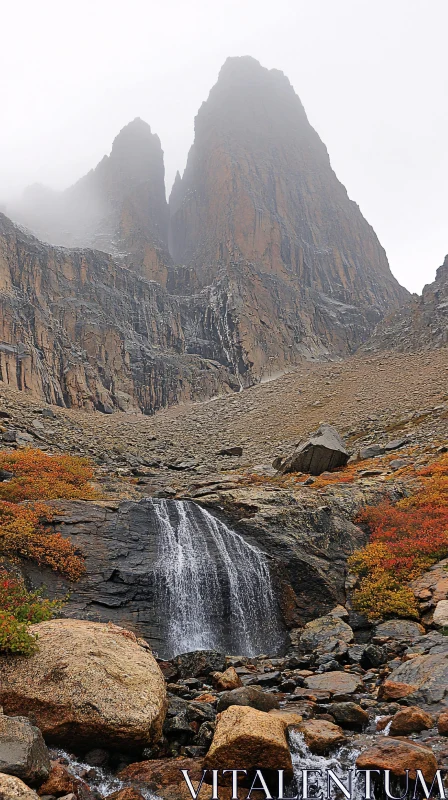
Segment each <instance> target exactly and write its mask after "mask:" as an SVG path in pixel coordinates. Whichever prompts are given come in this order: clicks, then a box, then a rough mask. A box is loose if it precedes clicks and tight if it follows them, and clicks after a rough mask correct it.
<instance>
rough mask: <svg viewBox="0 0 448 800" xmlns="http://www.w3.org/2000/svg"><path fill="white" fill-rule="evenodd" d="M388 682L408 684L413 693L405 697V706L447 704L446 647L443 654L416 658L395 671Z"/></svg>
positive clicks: (447, 671)
mask: <svg viewBox="0 0 448 800" xmlns="http://www.w3.org/2000/svg"><path fill="white" fill-rule="evenodd" d="M389 680H390V681H393V682H394V683H399V684H408V685H409V686H410V687H412V689H413V691H411V692H410V693H409V695H407V696H406V700H405V703H406V705H419V706H420V705H425V704H426V705H428V706H431V705H439V706H440V708H441V709H442V708H444V707H446V704H447V702H448V646H447V650H446V652H445V653H434V654H430V655H422V656H416V658H412V659H411V660H410V661H405V662H403V664H401V665H400V666H399V667H398V668H397V669H395V670H394V671H393V672H392V674H391V675H389Z"/></svg>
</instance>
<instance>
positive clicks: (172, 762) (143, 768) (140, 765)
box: [118, 758, 203, 793]
mask: <svg viewBox="0 0 448 800" xmlns="http://www.w3.org/2000/svg"><path fill="white" fill-rule="evenodd" d="M182 769H187V770H188V774H189V776H190V779H191V780H192V781H200V780H201V777H202V769H203V767H202V762H201V761H200V760H197V759H194V758H159V759H152V760H151V761H138V762H136V763H135V764H129V766H128V767H125V768H124V769H123V770H121V772H119V773H118V778H119V779H120V780H121V781H132V782H133V783H137V784H139V785H141V786H144V787H145V789H149V790H150V791H151V792H157V793H158V792H159V791H160V789H162V788H163V787H166V786H170V787H172V786H177V785H184V784H185V781H184V779H183V776H182V773H181V770H182Z"/></svg>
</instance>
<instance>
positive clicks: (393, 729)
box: [390, 706, 434, 736]
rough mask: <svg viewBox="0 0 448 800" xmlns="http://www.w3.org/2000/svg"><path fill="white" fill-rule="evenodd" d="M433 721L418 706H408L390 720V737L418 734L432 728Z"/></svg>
mask: <svg viewBox="0 0 448 800" xmlns="http://www.w3.org/2000/svg"><path fill="white" fill-rule="evenodd" d="M433 725H434V719H433V717H432V716H431V715H430V714H427V713H426V712H425V711H422V709H421V708H419V707H418V706H409V708H404V709H403V711H398V712H397V713H396V714H395V716H394V717H393V719H392V724H391V726H390V734H391V736H396V735H399V736H403V735H406V734H407V733H420V731H426V730H429V729H430V728H432V727H433Z"/></svg>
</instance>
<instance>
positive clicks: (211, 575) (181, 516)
mask: <svg viewBox="0 0 448 800" xmlns="http://www.w3.org/2000/svg"><path fill="white" fill-rule="evenodd" d="M148 503H150V504H151V507H152V510H153V512H154V515H155V521H156V527H157V535H158V543H157V546H158V556H157V560H156V563H155V564H154V568H153V572H154V583H155V587H156V589H155V597H156V603H157V606H158V611H159V617H160V618H161V619H166V621H167V628H168V642H167V643H166V651H167V652H168V653H169V657H172V656H173V655H176V654H178V653H185V652H189V651H192V650H219V651H221V652H224V653H234V654H238V655H246V656H255V655H258V654H260V653H268V654H275V653H277V652H278V651H279V649H280V648H281V646H282V643H283V635H282V629H281V623H280V622H279V616H278V610H277V603H276V600H275V596H274V591H273V588H272V582H271V576H270V573H269V567H268V563H267V558H266V556H265V555H264V554H263V553H262V552H261V551H260V550H258V549H257V548H256V547H254V546H253V545H250V544H249V543H248V542H246V541H245V540H244V539H243V538H242V536H240V535H239V534H238V533H236V532H235V531H233V530H231V528H229V527H227V525H225V524H224V523H223V522H221V521H220V520H219V519H217V518H216V517H214V516H213V515H212V514H210V513H209V512H208V511H206V510H205V509H203V508H201V507H200V506H198V505H196V504H195V503H193V502H188V501H181V500H155V499H149V500H148Z"/></svg>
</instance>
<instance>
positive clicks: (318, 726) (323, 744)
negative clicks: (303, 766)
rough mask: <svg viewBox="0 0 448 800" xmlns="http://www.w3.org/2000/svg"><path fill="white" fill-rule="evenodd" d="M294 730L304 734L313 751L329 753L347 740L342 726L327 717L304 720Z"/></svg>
mask: <svg viewBox="0 0 448 800" xmlns="http://www.w3.org/2000/svg"><path fill="white" fill-rule="evenodd" d="M293 730H297V731H299V732H300V733H302V734H303V738H304V739H305V742H306V744H307V745H308V747H309V748H310V750H311V752H312V753H318V754H324V753H328V751H329V750H331V749H332V748H333V747H336V746H337V745H339V744H342V742H344V741H345V735H344V732H343V730H342V728H340V727H339V725H334V724H333V723H332V722H328V721H327V720H325V719H307V720H304V721H303V722H301V723H300V725H297V726H294V728H293Z"/></svg>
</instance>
